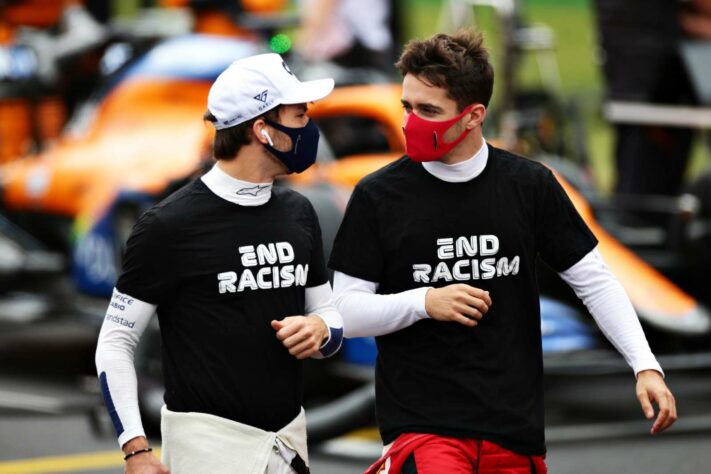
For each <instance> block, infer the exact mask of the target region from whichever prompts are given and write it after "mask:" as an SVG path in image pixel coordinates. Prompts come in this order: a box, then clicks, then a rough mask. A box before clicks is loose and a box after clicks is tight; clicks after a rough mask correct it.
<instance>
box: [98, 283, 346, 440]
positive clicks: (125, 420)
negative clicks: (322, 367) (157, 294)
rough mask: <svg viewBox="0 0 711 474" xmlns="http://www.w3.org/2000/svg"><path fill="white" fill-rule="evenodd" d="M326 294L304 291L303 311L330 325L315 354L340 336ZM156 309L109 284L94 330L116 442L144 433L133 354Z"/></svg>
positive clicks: (327, 351)
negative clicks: (104, 308) (110, 289)
mask: <svg viewBox="0 0 711 474" xmlns="http://www.w3.org/2000/svg"><path fill="white" fill-rule="evenodd" d="M331 294H332V293H331V285H330V283H324V284H323V285H319V286H315V287H311V288H306V290H305V314H307V315H308V314H316V315H317V316H319V317H320V318H321V319H322V320H323V321H324V323H326V326H327V327H328V329H329V336H328V339H327V340H326V341H325V342H324V343H323V344H322V345H321V350H320V351H319V353H317V354H316V355H314V356H313V358H317V359H321V358H324V357H329V356H331V355H333V354H335V353H336V352H337V351H338V349H339V348H340V347H341V342H342V338H343V320H342V319H341V315H340V313H339V312H338V310H336V307H335V306H334V304H333V302H332V300H331ZM156 308H157V307H156V305H153V304H150V303H146V302H144V301H140V300H138V299H136V298H133V297H132V296H130V295H126V294H124V293H121V292H120V291H118V290H117V289H115V288H114V292H113V295H112V297H111V303H110V304H109V307H108V310H107V311H106V316H105V318H104V322H103V324H102V326H101V332H100V333H99V340H98V343H97V347H96V358H95V362H96V369H97V373H98V374H99V380H100V384H101V388H102V394H103V396H104V402H105V403H106V406H107V408H108V410H109V415H110V416H111V419H112V421H113V423H114V427H115V428H116V431H117V433H118V443H119V446H123V445H124V444H125V443H126V442H127V441H129V440H131V439H133V438H135V437H137V436H145V431H144V430H143V424H142V422H141V415H140V412H139V408H138V391H137V382H136V369H135V366H134V354H135V351H136V346H138V341H139V340H140V339H141V336H142V335H143V332H144V331H145V329H146V327H148V324H149V323H150V320H151V318H152V317H153V314H155V312H156ZM275 337H276V335H275Z"/></svg>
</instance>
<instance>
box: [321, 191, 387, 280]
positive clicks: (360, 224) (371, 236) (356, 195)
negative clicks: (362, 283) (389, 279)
mask: <svg viewBox="0 0 711 474" xmlns="http://www.w3.org/2000/svg"><path fill="white" fill-rule="evenodd" d="M328 266H329V267H330V268H332V269H334V270H336V271H339V272H341V273H345V274H347V275H350V276H353V277H356V278H360V279H363V280H367V281H372V282H376V283H377V282H379V281H380V277H381V273H382V270H383V251H382V246H381V244H380V235H379V232H378V222H377V215H376V212H375V206H374V205H373V202H372V201H371V199H370V198H369V197H368V195H367V194H366V192H365V191H363V189H362V188H361V187H360V185H359V186H356V188H355V189H354V190H353V194H352V195H351V198H350V201H348V207H347V208H346V214H345V216H344V217H343V222H341V227H340V228H339V229H338V233H337V234H336V240H335V242H334V243H333V251H332V252H331V258H330V259H329V262H328Z"/></svg>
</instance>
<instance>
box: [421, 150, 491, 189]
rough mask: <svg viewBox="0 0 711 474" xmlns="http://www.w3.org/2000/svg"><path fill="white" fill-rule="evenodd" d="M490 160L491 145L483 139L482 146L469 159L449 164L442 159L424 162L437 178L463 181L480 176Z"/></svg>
mask: <svg viewBox="0 0 711 474" xmlns="http://www.w3.org/2000/svg"><path fill="white" fill-rule="evenodd" d="M488 160H489V147H488V146H486V140H482V145H481V148H479V151H477V152H476V153H475V154H474V156H472V157H471V158H469V159H468V160H464V161H460V162H459V163H455V164H453V165H447V164H444V163H442V162H441V161H426V162H424V163H422V166H423V167H424V168H425V170H426V171H427V172H428V173H429V174H431V175H432V176H434V177H435V178H438V179H441V180H442V181H447V182H448V183H463V182H465V181H469V180H472V179H474V178H476V177H477V176H479V175H480V174H481V173H482V171H484V168H486V163H487V161H488Z"/></svg>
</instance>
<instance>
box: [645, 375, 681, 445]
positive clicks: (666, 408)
mask: <svg viewBox="0 0 711 474" xmlns="http://www.w3.org/2000/svg"><path fill="white" fill-rule="evenodd" d="M637 399H638V400H639V403H640V405H642V411H643V412H644V416H645V417H647V419H648V420H651V419H652V418H654V408H653V407H652V402H656V403H657V405H658V406H659V415H658V416H657V420H656V421H655V422H654V425H653V426H652V430H651V433H652V434H657V433H661V432H662V431H664V430H665V429H667V428H669V427H670V426H671V425H672V424H674V422H675V421H676V400H674V395H672V393H671V391H669V389H668V388H667V384H665V383H664V379H663V378H662V376H661V374H660V373H659V372H657V371H656V370H643V371H642V372H640V373H639V374H637Z"/></svg>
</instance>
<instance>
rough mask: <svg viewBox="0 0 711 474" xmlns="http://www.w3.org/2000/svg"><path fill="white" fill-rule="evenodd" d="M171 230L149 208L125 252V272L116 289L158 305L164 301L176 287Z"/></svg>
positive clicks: (135, 228)
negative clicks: (171, 251) (171, 248)
mask: <svg viewBox="0 0 711 474" xmlns="http://www.w3.org/2000/svg"><path fill="white" fill-rule="evenodd" d="M169 235H170V234H169V232H168V231H167V229H166V227H165V224H164V223H163V222H162V221H161V220H160V219H159V218H158V216H157V215H156V213H155V210H154V209H150V210H148V211H146V212H145V213H144V214H143V215H142V216H141V217H140V219H139V220H138V222H137V223H136V225H135V226H134V227H133V231H132V232H131V236H130V237H129V238H128V242H126V250H125V251H124V254H123V271H122V272H121V276H120V277H119V279H118V282H116V288H117V289H118V290H119V291H120V292H122V293H125V294H127V295H131V296H133V297H134V298H138V299H139V300H141V301H145V302H146V303H151V304H155V305H159V304H161V302H163V301H165V299H166V297H168V296H169V295H170V294H171V293H172V291H173V290H174V287H175V286H176V281H177V275H176V273H177V272H176V271H175V267H174V265H173V260H174V257H171V255H170V241H169Z"/></svg>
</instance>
